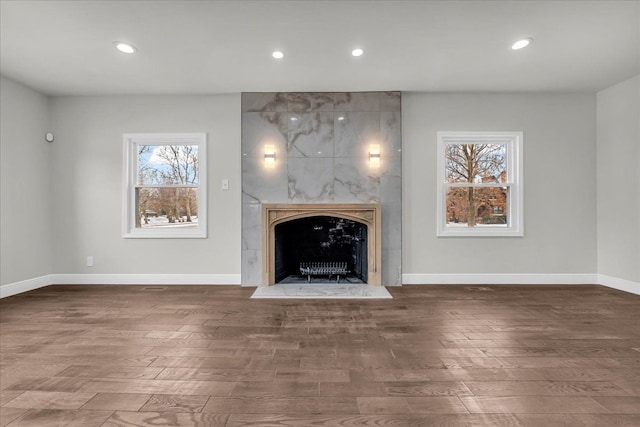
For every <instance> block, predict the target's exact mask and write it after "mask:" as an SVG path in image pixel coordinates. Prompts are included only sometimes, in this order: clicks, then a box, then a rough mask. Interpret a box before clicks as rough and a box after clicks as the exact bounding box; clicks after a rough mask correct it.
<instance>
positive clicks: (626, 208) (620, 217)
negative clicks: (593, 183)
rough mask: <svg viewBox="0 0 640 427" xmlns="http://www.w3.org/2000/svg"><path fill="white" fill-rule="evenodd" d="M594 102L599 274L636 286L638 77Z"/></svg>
mask: <svg viewBox="0 0 640 427" xmlns="http://www.w3.org/2000/svg"><path fill="white" fill-rule="evenodd" d="M597 97H598V149H597V159H598V273H600V274H606V275H608V276H612V277H615V278H618V279H624V280H631V281H634V282H637V283H640V220H639V218H640V166H639V165H640V76H636V77H634V78H632V79H629V80H626V81H624V82H622V83H619V84H617V85H615V86H613V87H610V88H608V89H606V90H603V91H601V92H599V93H598V96H597Z"/></svg>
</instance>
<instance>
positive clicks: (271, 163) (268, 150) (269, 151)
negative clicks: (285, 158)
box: [264, 144, 276, 169]
mask: <svg viewBox="0 0 640 427" xmlns="http://www.w3.org/2000/svg"><path fill="white" fill-rule="evenodd" d="M264 167H265V168H268V169H272V168H275V167H276V147H275V146H274V145H271V144H267V145H265V146H264Z"/></svg>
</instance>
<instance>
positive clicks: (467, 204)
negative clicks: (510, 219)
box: [446, 187, 509, 227]
mask: <svg viewBox="0 0 640 427" xmlns="http://www.w3.org/2000/svg"><path fill="white" fill-rule="evenodd" d="M508 195H509V188H508V187H489V188H478V187H449V188H447V203H446V215H447V217H446V220H447V227H481V226H483V227H486V226H493V227H506V226H507V225H508V224H507V209H508V206H507V200H508Z"/></svg>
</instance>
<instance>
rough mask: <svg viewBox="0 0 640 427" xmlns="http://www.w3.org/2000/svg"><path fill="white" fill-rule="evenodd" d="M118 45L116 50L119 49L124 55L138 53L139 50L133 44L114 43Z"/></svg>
mask: <svg viewBox="0 0 640 427" xmlns="http://www.w3.org/2000/svg"><path fill="white" fill-rule="evenodd" d="M113 44H115V45H116V49H118V50H119V51H120V52H122V53H136V52H137V51H138V49H136V47H135V46H134V45H132V44H129V43H125V42H113Z"/></svg>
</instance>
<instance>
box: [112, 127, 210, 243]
mask: <svg viewBox="0 0 640 427" xmlns="http://www.w3.org/2000/svg"><path fill="white" fill-rule="evenodd" d="M124 144H125V175H126V176H125V190H124V194H125V195H124V198H125V200H124V207H125V208H124V215H125V217H124V219H123V224H124V233H123V234H124V237H142V238H154V237H155V238H198V237H206V188H205V187H206V135H205V134H203V133H193V134H125V135H124Z"/></svg>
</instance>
